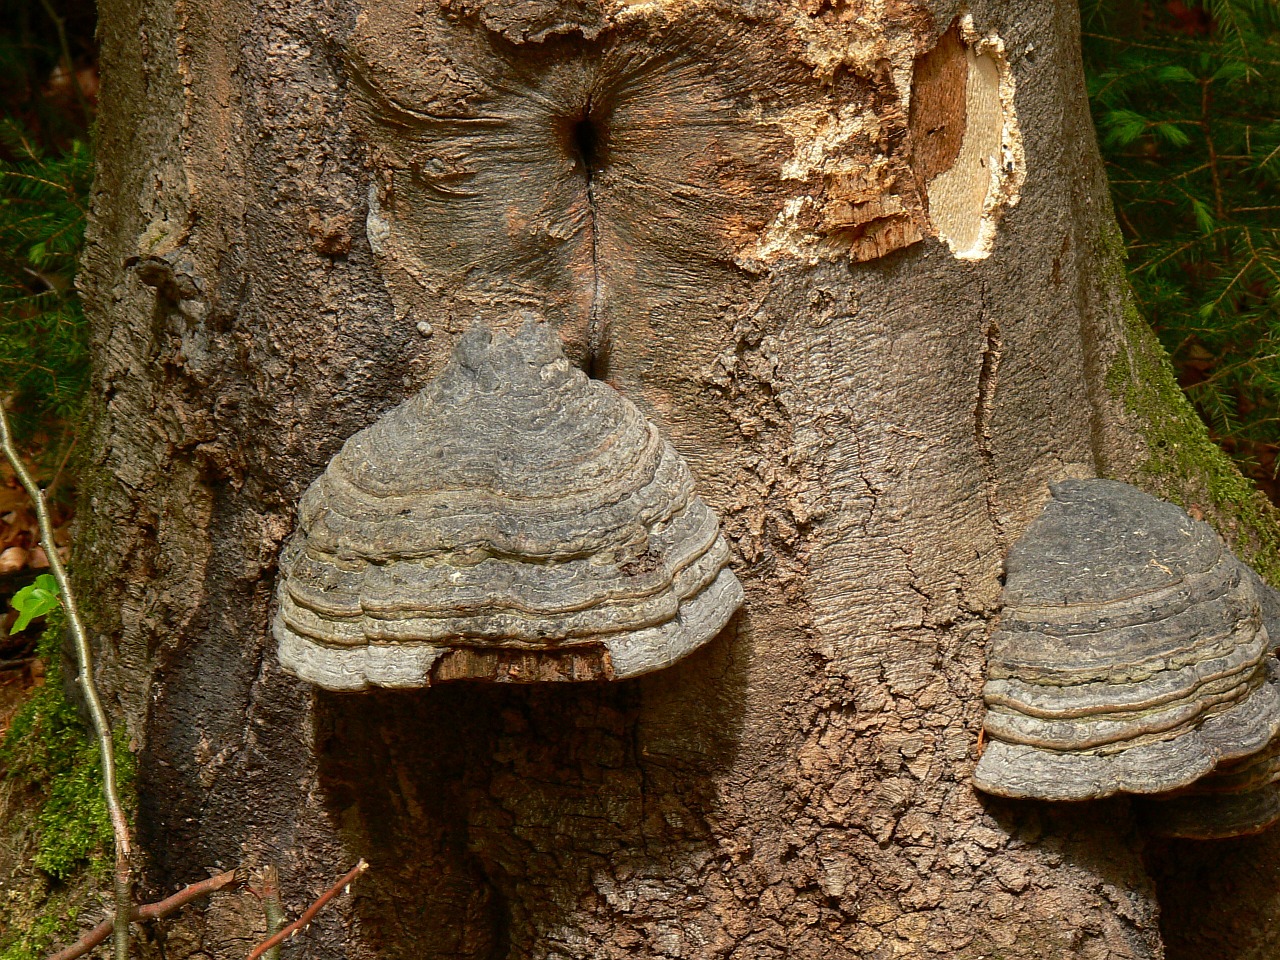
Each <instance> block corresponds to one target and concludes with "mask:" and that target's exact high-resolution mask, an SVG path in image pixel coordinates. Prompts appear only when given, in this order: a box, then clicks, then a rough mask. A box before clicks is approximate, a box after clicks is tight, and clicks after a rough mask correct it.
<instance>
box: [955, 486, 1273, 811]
mask: <svg viewBox="0 0 1280 960" xmlns="http://www.w3.org/2000/svg"><path fill="white" fill-rule="evenodd" d="M1006 574H1007V576H1006V582H1005V590H1004V611H1003V613H1002V614H1001V618H1000V622H999V624H998V626H997V628H996V630H995V631H994V633H993V635H992V638H991V644H990V650H989V658H988V666H987V683H986V686H985V688H984V690H983V696H984V699H985V701H986V705H987V714H986V719H985V722H984V726H985V730H986V735H987V747H986V750H985V751H984V752H983V754H982V757H981V759H980V761H979V763H978V767H977V769H976V771H975V773H974V783H975V785H976V786H977V787H978V788H979V789H980V790H983V791H985V792H987V793H992V794H996V795H999V796H1006V797H1032V798H1038V799H1044V800H1085V799H1091V798H1098V797H1106V796H1110V795H1112V794H1115V793H1122V792H1123V793H1134V794H1156V793H1163V792H1166V791H1171V790H1176V789H1178V788H1181V787H1185V786H1187V785H1188V784H1191V783H1192V782H1194V781H1196V780H1198V779H1199V778H1201V777H1203V776H1204V775H1205V774H1207V773H1209V772H1210V771H1212V770H1214V769H1215V768H1216V767H1218V766H1219V765H1220V764H1223V763H1225V762H1228V761H1232V760H1236V759H1239V758H1243V757H1248V756H1250V755H1252V754H1255V753H1257V752H1259V751H1261V750H1263V749H1264V748H1265V747H1266V746H1267V744H1268V743H1269V742H1270V741H1271V740H1272V738H1273V737H1274V736H1275V735H1276V734H1277V732H1278V731H1280V676H1278V672H1280V671H1278V670H1277V662H1276V660H1275V657H1274V656H1272V648H1273V642H1272V641H1271V639H1270V638H1269V636H1268V630H1267V627H1266V624H1265V622H1264V615H1263V607H1264V599H1265V598H1264V597H1263V596H1262V591H1263V590H1264V589H1266V588H1265V587H1264V585H1262V584H1261V581H1260V580H1258V578H1257V576H1256V575H1255V574H1254V573H1253V572H1252V571H1251V570H1249V568H1248V567H1245V566H1244V565H1243V564H1242V563H1241V562H1240V561H1239V560H1237V559H1236V558H1235V556H1234V555H1232V553H1231V551H1230V550H1228V549H1227V547H1226V545H1225V544H1224V543H1223V542H1222V540H1221V539H1220V538H1219V537H1218V535H1217V534H1216V533H1215V532H1214V531H1213V529H1212V528H1211V527H1209V526H1208V524H1205V523H1203V522H1200V521H1197V520H1193V519H1192V518H1191V517H1190V516H1189V515H1188V514H1187V513H1186V511H1184V510H1182V509H1181V508H1180V507H1178V506H1176V505H1174V504H1171V503H1167V502H1165V501H1162V500H1159V499H1157V498H1155V497H1152V496H1150V495H1148V494H1146V493H1143V492H1142V491H1140V490H1138V489H1137V488H1135V487H1132V486H1129V485H1128V484H1124V483H1119V482H1116V481H1112V480H1068V481H1064V482H1062V483H1057V484H1053V485H1052V498H1051V499H1050V500H1049V502H1048V503H1047V504H1046V506H1045V508H1044V510H1043V511H1042V512H1041V514H1040V515H1039V517H1037V519H1036V520H1035V521H1034V522H1033V523H1032V524H1031V525H1030V526H1029V527H1028V528H1027V530H1026V532H1025V533H1024V534H1023V536H1022V537H1021V539H1019V540H1018V542H1017V543H1016V544H1014V546H1013V548H1012V549H1011V550H1010V552H1009V557H1008V561H1007V564H1006Z"/></svg>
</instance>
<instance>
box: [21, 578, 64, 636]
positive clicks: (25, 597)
mask: <svg viewBox="0 0 1280 960" xmlns="http://www.w3.org/2000/svg"><path fill="white" fill-rule="evenodd" d="M61 602H62V598H61V597H60V595H59V591H58V581H57V580H55V579H54V578H53V577H51V576H50V575H49V574H47V573H42V574H40V576H38V577H36V581H35V583H29V584H27V585H26V586H25V587H23V588H22V589H21V590H19V591H18V592H17V593H15V594H14V595H13V599H12V600H10V601H9V605H10V606H12V607H13V609H15V610H17V611H18V619H17V620H15V621H14V624H13V628H12V629H11V630H10V631H9V633H10V634H15V633H19V632H21V631H23V630H25V629H27V625H28V624H30V623H31V621H32V620H34V619H35V618H36V617H43V616H44V615H45V614H46V613H49V612H50V611H52V610H54V609H55V608H56V607H57V606H58V604H60V603H61Z"/></svg>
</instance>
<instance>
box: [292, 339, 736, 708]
mask: <svg viewBox="0 0 1280 960" xmlns="http://www.w3.org/2000/svg"><path fill="white" fill-rule="evenodd" d="M728 559H729V551H728V547H727V546H726V544H725V542H724V539H723V538H722V537H721V536H720V532H719V522H718V521H717V519H716V517H715V514H713V513H712V512H711V510H710V509H709V508H708V507H707V506H706V504H704V503H703V502H702V500H700V499H699V498H698V497H697V496H696V495H695V494H694V492H693V478H692V477H691V475H690V473H689V469H688V467H687V466H686V465H685V463H684V461H683V460H682V459H681V458H680V456H679V455H678V454H677V453H676V452H675V450H674V449H673V448H672V447H671V445H670V444H669V443H667V442H666V441H665V440H664V439H662V437H661V436H659V434H658V431H657V428H656V427H654V426H653V424H651V423H649V422H648V421H647V420H646V419H645V418H644V416H643V415H642V414H641V413H640V411H639V410H638V409H637V408H636V406H635V405H634V404H632V403H631V402H630V401H628V400H627V399H626V398H624V397H622V396H621V395H620V394H618V393H617V392H616V391H615V390H613V389H612V388H611V387H609V386H608V385H606V384H604V383H601V382H600V381H597V380H590V379H588V378H587V377H586V375H585V374H583V373H582V372H580V371H579V370H577V369H576V368H574V367H573V366H572V365H570V363H569V362H568V360H566V359H565V356H564V353H563V351H562V348H561V344H560V340H559V338H558V337H557V335H556V333H555V331H554V330H553V329H551V328H550V327H548V326H545V325H542V324H537V323H533V322H529V323H526V324H525V326H524V327H523V328H522V329H521V330H520V331H519V333H517V334H514V335H512V334H506V333H496V334H494V333H490V331H488V330H486V329H484V328H483V327H476V328H473V329H472V330H471V331H470V332H468V333H467V334H466V335H465V336H463V337H462V339H461V340H460V341H459V343H458V346H457V349H456V350H455V352H454V354H453V357H452V358H451V359H450V361H449V363H448V364H447V366H446V367H445V369H444V370H443V371H442V372H441V373H440V375H439V376H438V377H437V378H436V379H435V380H434V381H432V382H431V383H430V384H429V385H428V386H427V387H426V389H424V390H423V391H422V392H421V393H419V394H418V395H417V396H415V397H413V398H411V399H410V400H408V401H406V402H405V403H403V404H401V405H400V406H399V407H397V408H396V409H394V410H392V411H391V412H390V413H388V414H387V415H386V416H384V417H383V418H382V419H381V420H379V421H377V422H376V423H374V424H373V425H372V426H370V427H368V428H367V429H365V430H362V431H360V432H359V433H357V434H356V435H355V436H353V437H352V438H351V439H350V440H348V441H347V442H346V444H345V445H344V446H343V447H342V449H341V450H340V451H339V452H338V454H337V455H336V456H335V457H334V458H333V460H332V462H330V464H329V466H328V468H327V469H326V470H325V472H324V474H323V475H321V477H320V478H319V479H318V480H316V482H315V483H313V484H312V485H311V487H310V488H309V489H308V490H307V492H306V494H305V495H304V496H303V498H302V502H301V504H300V506H299V510H298V529H297V532H296V533H295V534H294V536H293V538H292V539H291V540H290V542H289V543H288V544H287V545H286V547H285V549H284V551H283V553H282V555H281V562H280V566H281V574H282V575H281V581H280V586H279V590H278V599H279V610H278V613H277V616H276V619H275V622H274V627H273V630H274V634H275V637H276V639H277V641H278V642H279V654H280V662H281V664H282V665H283V666H284V667H285V668H286V669H288V670H289V671H291V672H292V673H294V674H296V675H297V676H299V677H301V678H302V679H304V680H309V681H311V682H313V683H316V684H318V685H320V686H322V687H326V688H328V689H331V690H353V689H360V688H362V687H365V686H368V685H371V684H373V685H379V686H388V687H420V686H427V685H428V684H430V683H431V682H434V681H438V680H442V679H454V678H460V677H477V678H486V679H493V680H539V679H564V680H576V679H601V678H607V679H612V678H623V677H631V676H636V675H638V674H642V673H647V672H649V671H651V670H656V669H658V668H660V667H664V666H667V665H668V664H670V663H673V662H675V661H676V660H678V659H679V658H681V657H683V656H684V655H685V654H687V653H689V652H690V651H691V650H693V649H695V648H696V647H697V646H699V645H700V644H702V643H703V642H705V641H707V640H709V639H710V638H711V637H713V636H714V635H715V634H716V633H717V632H719V630H720V629H721V628H722V627H723V626H724V625H725V623H726V622H727V621H728V619H729V617H730V616H731V615H732V614H733V612H734V611H735V610H736V609H737V608H738V606H739V605H740V604H741V602H742V588H741V587H740V586H739V584H738V581H737V579H736V578H735V577H734V575H733V573H732V572H731V571H730V570H729V569H728V567H727V565H726V564H727V563H728Z"/></svg>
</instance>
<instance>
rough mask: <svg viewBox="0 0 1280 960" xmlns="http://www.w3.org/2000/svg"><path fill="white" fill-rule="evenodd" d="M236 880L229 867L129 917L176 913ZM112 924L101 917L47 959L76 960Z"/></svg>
mask: <svg viewBox="0 0 1280 960" xmlns="http://www.w3.org/2000/svg"><path fill="white" fill-rule="evenodd" d="M236 881H237V875H236V871H234V870H228V871H227V872H226V873H220V874H218V875H217V876H216V877H210V878H209V879H208V880H201V881H200V882H199V883H191V884H188V885H187V886H185V887H183V888H182V889H181V890H179V891H178V892H177V893H175V894H174V895H173V896H171V897H165V898H164V899H163V900H157V901H156V902H155V903H144V904H143V905H142V906H140V907H135V908H134V909H133V910H132V912H131V913H130V917H129V918H130V919H131V920H133V921H134V922H135V923H142V922H144V921H147V920H161V919H163V918H165V917H167V916H169V914H171V913H176V912H177V911H178V910H179V909H180V908H181V907H184V906H186V905H187V904H188V903H190V902H191V901H192V900H195V899H198V898H199V897H204V896H208V895H209V894H211V893H217V892H218V891H219V890H224V889H226V888H227V887H229V886H231V885H232V884H234V883H235V882H236ZM114 925H115V921H114V920H103V921H102V922H101V923H100V924H98V925H97V926H96V927H94V928H93V929H92V930H90V931H89V932H88V933H86V934H85V935H84V936H83V937H81V938H80V939H79V940H77V941H76V942H75V943H73V944H72V945H71V946H69V947H67V948H66V949H64V950H60V951H58V952H57V953H55V954H54V955H53V956H51V957H50V958H49V960H75V958H76V957H83V956H84V955H85V954H86V953H88V952H89V951H90V950H92V949H93V948H94V947H96V946H97V945H98V944H100V943H102V941H104V940H106V939H107V937H109V936H111V929H112V927H113V926H114Z"/></svg>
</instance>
